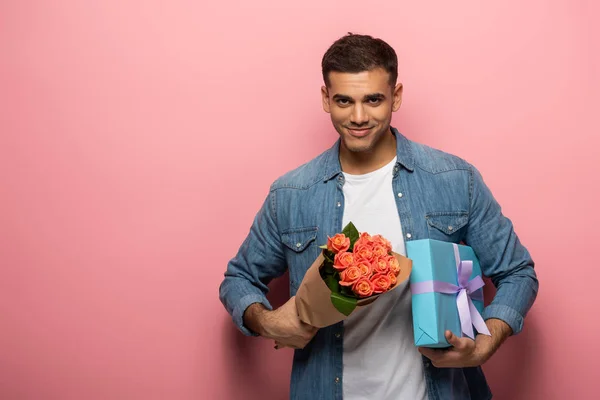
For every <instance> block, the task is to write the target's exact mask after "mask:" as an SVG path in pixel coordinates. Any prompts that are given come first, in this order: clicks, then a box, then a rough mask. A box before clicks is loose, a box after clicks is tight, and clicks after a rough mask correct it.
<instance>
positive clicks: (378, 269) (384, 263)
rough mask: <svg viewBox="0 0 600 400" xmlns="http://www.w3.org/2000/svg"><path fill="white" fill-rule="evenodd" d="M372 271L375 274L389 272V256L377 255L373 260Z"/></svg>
mask: <svg viewBox="0 0 600 400" xmlns="http://www.w3.org/2000/svg"><path fill="white" fill-rule="evenodd" d="M373 271H374V272H375V273H376V274H387V273H388V272H390V261H389V258H388V257H387V256H386V257H379V258H377V259H375V261H373Z"/></svg>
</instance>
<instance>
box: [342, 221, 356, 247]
mask: <svg viewBox="0 0 600 400" xmlns="http://www.w3.org/2000/svg"><path fill="white" fill-rule="evenodd" d="M342 233H343V234H344V235H346V237H347V238H349V239H350V251H353V250H354V244H355V243H356V241H357V240H358V238H359V237H360V233H358V229H356V227H355V226H354V224H353V223H352V222H349V223H348V225H346V226H345V227H344V229H343V230H342Z"/></svg>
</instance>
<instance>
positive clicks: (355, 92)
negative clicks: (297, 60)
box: [321, 68, 402, 152]
mask: <svg viewBox="0 0 600 400" xmlns="http://www.w3.org/2000/svg"><path fill="white" fill-rule="evenodd" d="M329 83H330V86H329V87H325V86H323V87H322V88H321V94H322V97H323V109H324V110H325V112H327V113H329V114H331V122H333V126H334V127H335V129H336V130H337V131H338V133H339V134H340V136H341V139H342V145H343V146H344V147H345V148H347V149H348V150H350V151H351V152H366V151H370V150H373V148H374V147H375V146H376V145H377V143H378V142H379V141H380V139H381V138H382V137H383V136H384V135H385V134H387V133H389V129H390V122H391V120H392V112H394V111H397V110H398V109H399V108H400V104H401V103H402V84H397V85H396V87H395V88H394V87H392V86H391V85H390V82H389V74H388V73H387V71H385V70H384V69H382V68H377V69H373V70H371V71H364V72H359V73H346V72H330V73H329Z"/></svg>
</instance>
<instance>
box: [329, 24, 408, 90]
mask: <svg viewBox="0 0 600 400" xmlns="http://www.w3.org/2000/svg"><path fill="white" fill-rule="evenodd" d="M321 68H322V70H323V81H324V82H325V85H326V86H327V87H329V86H330V81H329V73H330V72H332V71H335V72H349V73H359V72H364V71H370V70H373V69H375V68H383V69H384V70H385V71H387V72H388V73H389V74H390V85H391V86H396V80H397V79H398V56H396V52H395V51H394V49H393V48H392V47H391V46H390V45H389V44H387V43H386V42H384V41H383V40H381V39H376V38H373V37H372V36H368V35H356V34H353V33H351V32H350V33H348V34H347V35H346V36H343V37H341V38H340V39H338V40H336V41H335V42H334V43H333V44H332V45H331V47H329V49H327V51H326V52H325V55H323V60H322V61H321Z"/></svg>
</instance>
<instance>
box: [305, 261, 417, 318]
mask: <svg viewBox="0 0 600 400" xmlns="http://www.w3.org/2000/svg"><path fill="white" fill-rule="evenodd" d="M392 254H393V255H394V256H395V257H396V259H397V260H398V262H399V263H400V274H399V275H398V277H397V278H396V284H395V285H394V286H392V288H391V289H390V290H389V291H388V292H391V291H392V290H394V289H396V288H397V287H398V285H400V284H401V283H402V282H404V281H405V280H407V279H408V278H409V277H410V272H411V271H412V260H411V259H409V258H406V257H404V256H402V255H400V254H398V253H392ZM324 260H325V258H324V257H323V253H321V254H320V255H319V257H317V259H316V260H315V261H314V262H313V264H312V265H311V266H310V268H309V269H308V271H306V275H304V279H303V280H302V283H300V287H299V288H298V291H297V293H296V308H297V309H298V316H299V317H300V320H301V321H303V322H305V323H307V324H309V325H312V326H314V327H317V328H324V327H326V326H330V325H333V324H335V323H337V322H340V321H342V320H344V319H346V318H347V317H346V316H345V315H344V314H342V313H341V312H339V311H338V310H337V309H336V308H335V307H334V306H333V304H332V303H331V297H330V296H331V290H329V288H328V287H327V284H325V281H323V278H321V274H320V273H319V269H320V268H321V266H322V265H323V261H324ZM388 292H385V293H381V294H377V295H374V296H371V297H368V298H366V299H359V300H358V302H357V307H356V308H355V309H354V311H356V310H357V309H358V308H359V307H365V306H366V305H368V304H371V303H372V302H374V301H375V300H377V298H378V297H379V296H385V294H386V293H388ZM354 311H353V312H354ZM350 315H352V313H351V314H350Z"/></svg>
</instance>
